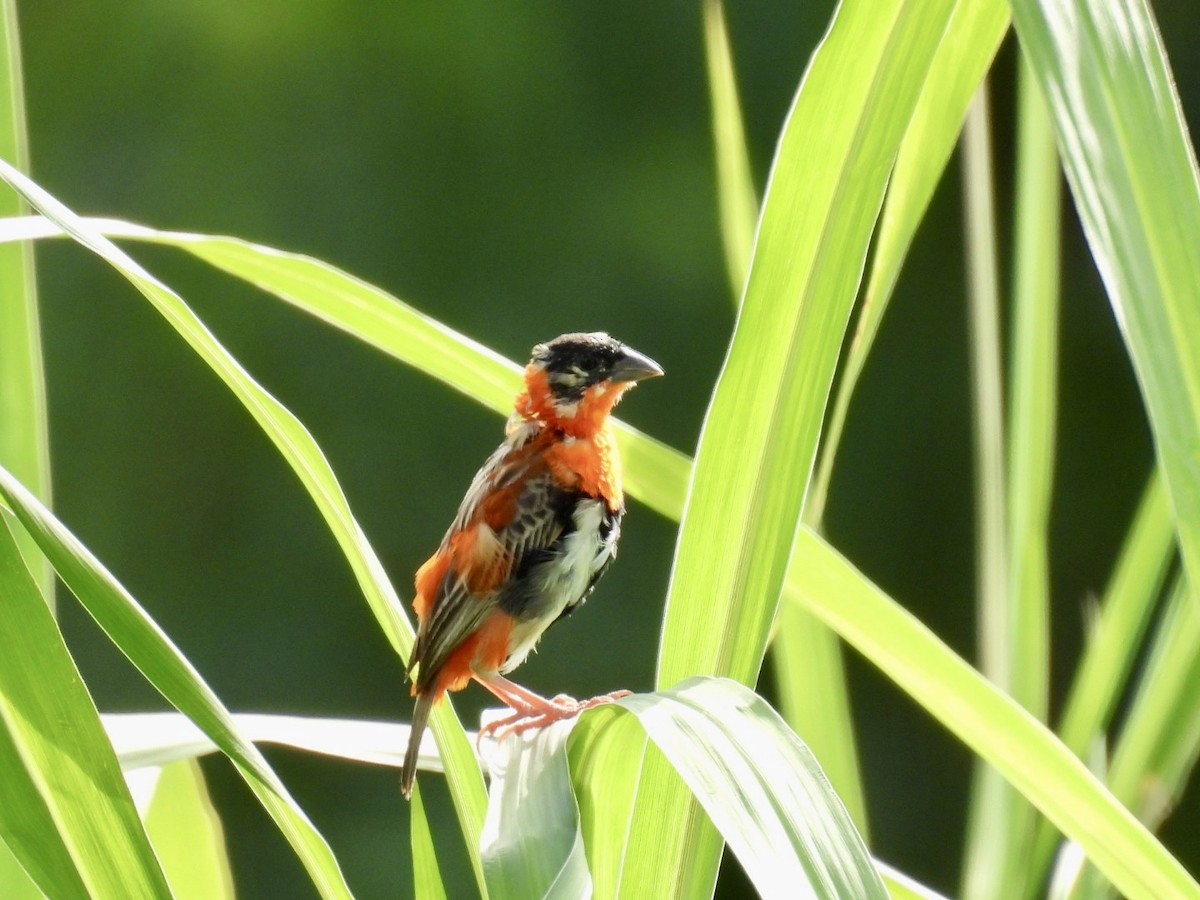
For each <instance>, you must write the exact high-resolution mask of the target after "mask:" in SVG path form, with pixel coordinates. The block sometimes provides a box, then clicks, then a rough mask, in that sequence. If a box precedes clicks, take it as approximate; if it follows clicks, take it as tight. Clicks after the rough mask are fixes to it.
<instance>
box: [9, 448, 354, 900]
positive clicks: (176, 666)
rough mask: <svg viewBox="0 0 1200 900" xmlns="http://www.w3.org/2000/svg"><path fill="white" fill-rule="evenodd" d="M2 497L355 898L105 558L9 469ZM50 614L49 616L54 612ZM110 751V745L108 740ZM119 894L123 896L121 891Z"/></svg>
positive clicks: (253, 752)
mask: <svg viewBox="0 0 1200 900" xmlns="http://www.w3.org/2000/svg"><path fill="white" fill-rule="evenodd" d="M0 499H3V500H4V501H5V502H6V503H7V504H8V505H9V506H10V507H11V508H12V510H13V511H14V512H15V513H16V515H17V517H18V518H19V519H20V521H21V523H22V524H23V525H24V526H25V528H26V529H27V530H28V531H29V533H30V534H32V535H33V536H34V538H35V539H36V540H37V542H38V546H39V547H40V548H41V550H42V552H43V553H44V554H45V555H46V557H47V558H48V559H49V560H50V562H51V563H52V564H53V566H54V569H55V571H56V572H57V573H58V575H59V577H60V578H61V579H62V580H63V582H64V583H65V584H66V585H67V587H68V588H69V589H70V590H71V592H72V593H73V594H74V595H75V596H76V597H78V598H79V601H80V602H81V603H82V604H83V606H84V608H85V609H87V611H88V613H89V614H90V615H91V616H92V618H94V619H95V620H96V622H97V624H99V625H100V627H101V628H102V629H104V631H105V633H106V634H107V635H108V636H109V638H110V639H111V640H112V642H113V643H114V644H115V645H116V646H117V647H118V648H119V649H120V650H121V652H122V653H124V654H125V655H126V656H127V657H128V658H129V660H130V662H132V663H133V664H134V665H135V666H137V668H138V670H139V671H141V672H142V674H143V675H144V676H145V677H146V679H147V681H149V682H150V683H151V684H152V685H153V686H154V687H155V688H156V689H157V690H158V691H159V692H160V693H161V694H162V695H163V696H164V697H165V698H166V699H167V700H168V701H169V702H170V703H171V704H172V705H173V706H175V707H176V708H177V709H179V710H180V711H181V712H183V713H185V714H186V715H188V716H189V717H190V718H191V719H192V720H193V721H195V722H196V724H197V725H199V726H200V727H201V728H203V729H204V731H205V733H206V734H207V735H208V736H209V737H210V738H211V739H212V740H213V741H214V742H215V743H216V744H217V745H218V746H219V747H220V748H221V750H222V751H223V752H224V753H225V754H226V755H227V756H229V758H230V759H231V760H233V762H234V765H235V766H236V767H237V769H238V772H239V774H241V775H242V777H243V778H245V779H246V783H247V784H248V785H249V786H250V789H251V790H252V791H254V793H255V795H256V796H257V797H258V799H259V801H260V802H261V803H262V804H263V806H264V807H265V808H266V810H267V812H268V813H269V814H270V815H271V817H272V818H273V819H274V820H275V823H276V825H277V826H278V827H279V829H280V831H281V832H282V833H283V835H284V837H286V838H287V839H288V841H289V842H290V843H291V845H292V847H293V848H294V849H295V851H296V854H297V855H298V856H299V857H300V860H301V862H303V863H304V865H305V868H306V869H307V870H308V873H309V876H310V877H311V878H312V880H313V884H314V885H315V886H316V888H317V890H318V891H319V892H320V893H321V895H322V896H324V897H348V896H350V891H349V889H348V888H347V887H346V884H345V881H344V880H343V879H342V874H341V871H340V870H339V868H338V865H337V861H336V860H335V859H334V858H333V854H332V853H331V852H330V850H329V847H328V846H327V845H326V844H325V841H324V840H323V839H322V837H321V835H320V834H319V833H318V832H317V830H316V829H315V828H314V827H313V826H312V823H311V822H309V820H308V818H307V817H306V816H305V815H304V813H303V812H302V811H301V810H300V808H299V807H298V806H297V805H296V802H295V801H294V800H293V799H292V798H291V796H290V795H289V794H288V792H287V789H286V788H285V787H284V786H283V784H282V783H281V782H280V781H279V779H278V777H277V776H276V775H275V773H274V772H273V771H271V768H270V766H269V765H267V761H266V760H265V759H264V758H263V756H262V754H261V753H259V752H258V750H257V749H256V748H255V747H254V746H253V745H252V744H251V743H250V742H249V741H247V740H246V739H245V738H243V737H242V736H241V735H240V734H239V733H238V730H237V727H236V725H235V724H234V722H233V720H232V718H231V717H230V714H229V712H228V710H226V709H225V707H224V706H223V705H222V704H221V701H220V700H219V699H218V698H217V696H216V695H215V694H214V693H213V692H212V690H211V689H210V688H209V687H208V685H207V684H205V683H204V680H203V679H202V678H201V677H200V675H199V673H198V672H196V670H195V669H194V668H192V666H191V664H190V663H189V662H188V661H187V660H186V659H185V658H184V657H183V654H181V653H180V652H179V650H178V649H177V648H176V647H175V645H174V644H172V643H171V641H170V639H169V638H168V637H167V636H166V634H164V633H163V632H162V630H161V629H159V627H158V626H157V625H156V624H155V623H154V621H153V620H152V619H151V618H150V617H149V616H148V615H146V612H145V610H143V609H142V608H141V606H139V605H138V603H137V601H135V600H134V599H133V597H131V596H130V595H129V593H128V592H127V591H126V590H125V589H124V588H123V587H122V586H121V585H120V584H119V583H118V582H117V580H116V579H115V578H113V576H112V575H111V574H109V572H108V571H107V570H106V569H105V568H104V566H103V565H102V564H101V563H100V561H99V560H97V559H96V558H95V557H94V556H92V554H91V553H90V552H89V551H88V550H87V548H85V547H84V546H83V545H82V544H81V543H79V541H78V540H77V539H76V538H75V537H74V536H73V535H72V534H71V533H70V532H69V531H67V529H66V528H64V527H63V526H62V524H61V523H60V522H59V521H58V520H57V519H55V518H54V516H53V515H52V514H51V513H50V511H49V510H47V509H46V508H45V507H44V506H43V505H42V504H41V503H39V502H38V501H37V499H36V498H35V497H33V495H31V494H30V493H29V492H28V491H27V490H25V488H24V487H22V486H21V485H20V484H19V483H17V481H16V480H15V479H13V477H12V476H11V475H10V474H9V473H8V472H7V471H5V470H4V469H3V468H0ZM44 608H45V607H44V604H43V609H44ZM46 615H47V617H48V616H49V611H48V610H47V611H46ZM105 746H108V744H107V741H106V742H105ZM2 783H4V782H3V780H0V784H2ZM68 796H70V795H69V794H68ZM139 827H140V826H139ZM10 846H12V843H11V841H10ZM13 849H14V850H15V849H16V848H15V847H14V848H13ZM164 893H165V891H164ZM102 895H104V896H106V895H107V894H102ZM67 896H70V894H67ZM115 896H122V893H121V892H118V893H117V894H116V895H115Z"/></svg>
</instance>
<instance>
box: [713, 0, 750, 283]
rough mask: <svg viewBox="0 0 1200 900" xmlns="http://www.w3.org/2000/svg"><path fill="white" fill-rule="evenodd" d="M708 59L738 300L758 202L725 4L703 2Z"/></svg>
mask: <svg viewBox="0 0 1200 900" xmlns="http://www.w3.org/2000/svg"><path fill="white" fill-rule="evenodd" d="M703 11H704V55H705V60H706V62H707V69H708V89H709V93H710V94H711V96H712V129H713V146H714V147H715V148H716V152H717V199H718V200H719V202H720V210H721V216H720V221H721V241H722V243H723V245H724V247H725V268H726V270H727V271H728V273H729V286H730V288H732V293H733V297H734V298H735V299H736V298H740V297H741V295H742V288H743V287H744V285H745V282H746V272H747V271H748V270H749V268H750V253H751V250H752V249H753V247H754V224H755V222H756V220H757V219H758V198H757V196H756V195H755V192H754V178H753V176H752V175H751V174H750V158H749V154H748V153H747V150H746V129H745V126H744V125H743V124H742V108H741V104H740V103H739V102H738V90H737V77H736V76H735V75H734V71H733V54H732V52H731V51H730V49H729V31H728V30H727V29H726V27H725V9H724V6H723V4H722V3H721V0H704V6H703Z"/></svg>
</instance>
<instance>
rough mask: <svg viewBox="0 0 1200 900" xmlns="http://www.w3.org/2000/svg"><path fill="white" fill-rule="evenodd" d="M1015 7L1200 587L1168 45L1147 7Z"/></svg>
mask: <svg viewBox="0 0 1200 900" xmlns="http://www.w3.org/2000/svg"><path fill="white" fill-rule="evenodd" d="M1012 7H1013V21H1014V23H1015V25H1016V28H1017V34H1018V36H1019V37H1020V39H1021V47H1022V49H1023V51H1024V52H1025V54H1026V55H1027V57H1028V58H1029V60H1030V62H1031V64H1032V67H1033V70H1034V72H1035V73H1036V74H1037V77H1038V82H1039V84H1040V85H1041V88H1042V94H1043V96H1044V97H1045V98H1046V101H1047V104H1048V106H1049V109H1050V111H1051V115H1052V117H1053V120H1054V125H1055V131H1056V134H1057V137H1058V145H1059V152H1060V153H1061V155H1062V158H1063V165H1064V167H1065V169H1066V172H1067V178H1068V181H1069V182H1070V185H1071V192H1072V194H1073V196H1074V198H1075V206H1076V208H1077V209H1078V211H1079V215H1080V219H1081V220H1082V222H1083V227H1084V232H1085V233H1086V235H1087V239H1088V243H1089V245H1090V248H1091V251H1092V256H1093V258H1094V259H1095V261H1096V265H1097V267H1098V269H1099V271H1100V276H1101V278H1102V279H1103V280H1104V285H1105V287H1106V289H1107V291H1108V296H1109V300H1110V301H1111V303H1112V307H1113V311H1114V312H1115V314H1116V319H1117V323H1118V325H1119V326H1120V328H1121V334H1122V336H1123V337H1124V339H1125V343H1126V346H1127V348H1128V350H1129V354H1130V357H1131V359H1132V361H1133V368H1134V372H1135V374H1136V376H1137V379H1138V383H1139V385H1140V387H1141V390H1142V395H1143V397H1144V399H1145V404H1146V409H1147V412H1148V414H1149V418H1150V427H1151V431H1152V432H1153V434H1154V446H1155V453H1156V455H1157V457H1158V461H1159V465H1160V467H1161V469H1162V473H1163V477H1164V480H1165V482H1166V485H1167V492H1168V494H1169V496H1170V498H1171V504H1172V506H1173V508H1174V511H1175V520H1176V525H1177V528H1178V530H1179V544H1180V550H1181V552H1182V555H1183V561H1184V567H1185V568H1186V570H1187V573H1188V576H1189V578H1190V580H1191V581H1192V583H1194V584H1200V255H1198V254H1197V253H1196V246H1197V242H1198V241H1200V184H1198V182H1197V173H1196V160H1195V154H1194V152H1193V149H1192V147H1191V145H1190V143H1189V142H1188V137H1187V128H1186V125H1185V123H1184V121H1183V115H1182V113H1181V111H1180V106H1179V98H1178V96H1177V94H1176V92H1175V86H1174V81H1173V79H1172V76H1171V72H1170V69H1169V66H1168V63H1167V58H1166V54H1165V52H1164V51H1163V47H1162V41H1161V40H1160V38H1159V35H1158V31H1157V27H1156V25H1155V22H1154V19H1153V16H1152V14H1151V11H1150V8H1149V6H1148V5H1147V4H1146V3H1145V2H1144V0H1040V2H1039V0H1012ZM1081 60H1086V61H1087V63H1086V65H1081V64H1080V61H1081Z"/></svg>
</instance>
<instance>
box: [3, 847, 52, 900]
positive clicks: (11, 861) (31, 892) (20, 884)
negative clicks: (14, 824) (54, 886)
mask: <svg viewBox="0 0 1200 900" xmlns="http://www.w3.org/2000/svg"><path fill="white" fill-rule="evenodd" d="M45 896H46V895H45V894H43V893H42V892H41V891H39V890H38V888H37V885H36V884H34V883H33V880H32V879H31V878H30V877H29V876H28V875H27V874H25V870H24V869H23V868H21V864H20V863H19V862H17V858H16V857H15V856H13V855H12V851H11V850H9V849H8V844H6V843H5V842H4V841H3V839H2V838H0V897H4V898H5V900H44V898H45Z"/></svg>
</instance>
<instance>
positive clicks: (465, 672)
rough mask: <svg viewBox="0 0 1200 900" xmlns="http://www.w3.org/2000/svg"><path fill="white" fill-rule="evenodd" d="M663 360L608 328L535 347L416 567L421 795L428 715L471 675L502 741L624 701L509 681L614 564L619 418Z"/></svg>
mask: <svg viewBox="0 0 1200 900" xmlns="http://www.w3.org/2000/svg"><path fill="white" fill-rule="evenodd" d="M661 374H662V369H661V368H659V366H658V365H657V364H656V363H655V362H654V361H653V360H650V359H648V358H647V357H645V356H643V355H642V354H640V353H638V352H637V351H636V350H632V349H630V348H629V347H626V346H625V345H623V344H621V343H620V342H619V341H616V340H614V339H613V338H611V337H609V336H608V335H606V334H602V333H593V334H566V335H562V336H561V337H558V338H555V339H554V340H553V341H549V342H547V343H545V344H539V345H538V346H537V347H535V348H534V352H533V358H532V359H531V360H530V363H529V365H528V366H527V367H526V369H525V389H524V390H523V391H522V392H521V393H520V394H518V395H517V397H516V398H515V400H514V402H513V407H514V412H513V415H512V417H511V418H510V419H509V422H508V427H507V429H506V437H505V440H504V442H503V443H502V444H501V445H500V447H499V448H498V449H497V450H496V451H495V452H494V453H493V454H492V455H491V457H490V458H489V459H488V460H487V462H486V463H484V465H483V468H481V469H480V470H479V472H478V473H477V474H476V476H475V479H474V481H473V482H472V483H471V486H470V488H469V489H468V491H467V495H466V497H465V498H464V499H463V502H462V505H461V506H460V507H459V510H458V515H457V516H456V517H455V519H454V522H453V523H452V524H451V526H450V529H449V530H448V531H447V532H446V536H445V537H444V538H443V539H442V543H441V546H439V547H438V549H437V552H435V553H434V554H433V556H431V557H430V558H429V559H428V560H427V561H426V562H425V563H424V565H422V566H421V567H420V569H418V570H417V575H416V584H415V587H416V596H415V597H414V599H413V609H414V611H415V612H416V614H417V622H418V628H417V640H416V644H415V645H414V647H413V653H412V657H411V658H410V660H409V664H408V670H409V672H410V673H412V672H414V670H415V676H414V677H413V687H412V693H413V695H414V696H415V697H416V698H417V702H416V706H415V707H414V710H413V724H412V733H411V736H410V740H409V746H408V752H407V754H406V755H405V760H404V768H403V770H402V772H401V779H400V786H401V790H402V791H403V792H404V795H405V796H408V795H409V794H410V793H411V790H412V783H413V778H414V776H415V773H416V762H417V751H418V748H419V744H420V738H421V733H422V732H423V731H424V728H425V724H426V721H427V719H428V716H429V712H430V710H431V708H432V706H433V704H434V703H436V702H437V701H438V700H440V699H441V697H442V696H443V695H444V694H445V692H446V691H457V690H460V689H462V688H463V687H465V686H466V685H467V683H468V682H469V681H471V680H472V679H474V680H475V681H478V682H479V683H480V684H482V685H483V686H484V687H486V688H487V689H488V690H489V691H491V692H492V693H493V694H495V695H496V696H497V697H499V698H500V699H501V700H502V701H504V702H505V703H506V704H508V705H509V706H510V707H512V709H513V711H514V712H513V715H512V716H510V717H508V718H507V719H505V720H503V721H501V722H499V723H495V724H494V725H493V726H492V727H491V728H489V729H485V732H486V731H488V730H497V731H498V733H499V736H501V737H502V736H503V735H504V734H506V733H508V732H520V731H523V730H525V729H527V728H530V727H540V726H543V725H546V724H548V723H549V722H552V721H555V720H557V719H560V718H565V717H569V716H573V715H576V714H578V713H579V712H580V711H581V710H583V709H586V708H588V707H589V706H594V705H596V704H597V703H603V702H607V701H609V700H611V699H613V697H614V696H616V695H605V696H603V697H596V698H592V699H591V700H585V701H582V702H578V701H574V700H570V699H569V698H564V697H561V696H560V697H556V698H555V699H553V700H546V699H545V698H542V697H539V696H538V695H536V694H533V693H532V692H530V691H528V690H526V689H525V688H522V687H520V686H519V685H516V684H514V683H513V682H511V681H509V680H508V679H507V678H505V677H504V674H505V673H507V672H509V671H511V670H512V669H513V668H515V667H516V666H517V665H519V664H520V663H521V661H522V660H524V658H525V657H526V656H527V655H528V653H529V652H530V651H531V650H532V649H533V648H534V646H535V645H536V644H537V641H538V640H539V638H540V637H541V635H542V633H543V632H544V631H545V630H546V629H547V628H548V627H549V626H550V625H552V624H553V623H554V622H556V621H557V620H558V619H560V618H562V617H563V616H565V615H567V614H569V613H570V612H571V611H572V610H573V609H574V608H576V607H577V606H578V605H579V604H581V603H582V602H583V600H584V599H585V598H586V596H587V594H588V593H589V592H590V591H591V589H592V588H593V587H594V586H595V583H596V581H597V579H599V577H600V576H601V575H602V574H603V572H604V570H605V569H606V568H607V567H608V565H609V564H610V563H611V562H612V559H613V557H614V556H615V554H616V545H617V539H618V537H619V536H620V522H621V518H622V516H623V515H624V511H625V506H624V495H623V494H622V491H621V472H620V460H619V458H618V454H617V447H616V440H615V436H614V434H613V431H612V428H611V426H610V424H609V414H610V413H611V412H612V409H613V407H614V406H616V404H617V403H618V401H619V400H620V399H621V396H622V395H623V394H624V393H625V392H626V391H627V390H628V389H629V388H630V387H632V386H633V385H634V383H636V382H637V381H639V380H641V379H643V378H648V377H651V376H654V375H661Z"/></svg>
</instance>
